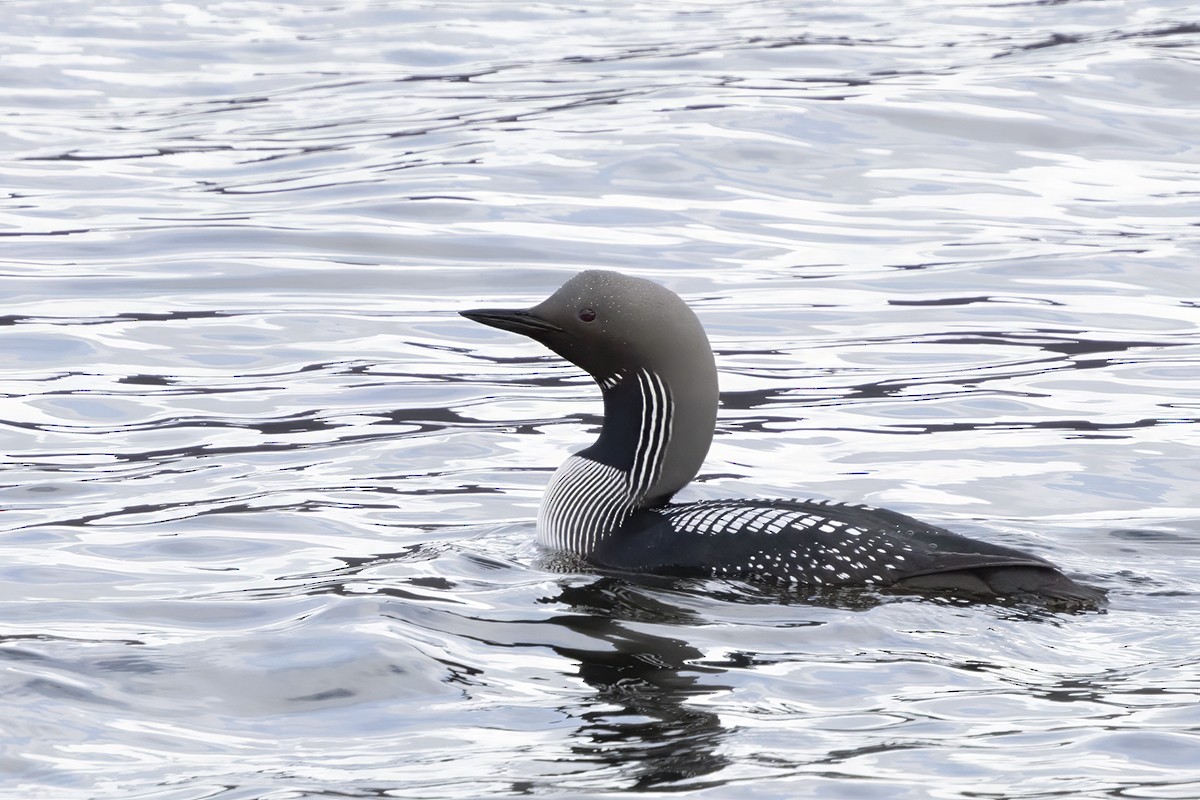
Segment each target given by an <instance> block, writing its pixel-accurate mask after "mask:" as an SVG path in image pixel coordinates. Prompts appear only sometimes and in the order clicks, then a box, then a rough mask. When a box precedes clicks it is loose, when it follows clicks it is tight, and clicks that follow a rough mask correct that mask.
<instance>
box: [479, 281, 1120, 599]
mask: <svg viewBox="0 0 1200 800" xmlns="http://www.w3.org/2000/svg"><path fill="white" fill-rule="evenodd" d="M459 313H460V314H461V315H462V316H464V317H466V318H467V319H470V320H473V321H475V322H480V323H482V324H484V325H489V326H491V327H493V328H500V329H501V330H505V331H511V332H514V333H520V334H524V335H525V336H528V337H530V338H531V339H534V340H536V341H538V342H540V343H541V344H543V345H545V346H546V347H548V348H549V349H550V350H552V351H554V352H555V353H557V354H558V355H560V356H562V357H563V358H565V359H567V360H568V361H570V362H572V363H573V364H575V365H576V366H578V367H581V368H582V369H584V370H586V371H587V372H588V373H589V374H590V375H591V376H592V378H593V379H594V380H595V381H596V383H597V384H599V387H600V390H601V392H602V394H603V397H604V422H603V425H602V427H601V430H600V436H599V438H598V439H597V440H596V441H595V442H594V443H593V444H592V445H591V446H590V447H587V448H585V449H583V450H580V451H579V452H577V453H575V454H574V455H572V456H570V457H568V458H567V460H566V461H565V462H564V463H563V464H562V466H560V467H559V468H558V470H557V471H556V472H555V473H554V475H553V477H552V478H551V480H550V483H549V485H548V486H547V488H546V491H545V494H544V495H543V497H542V502H541V506H540V508H539V511H538V518H537V536H538V541H539V543H540V544H541V545H543V546H544V547H547V548H550V549H553V550H562V551H568V552H570V553H573V554H575V555H576V556H579V557H581V558H583V559H584V560H585V561H587V562H589V563H591V564H592V565H594V566H597V567H600V568H602V569H610V570H618V571H626V572H649V573H657V574H664V575H674V576H681V577H710V578H724V579H734V580H743V581H749V582H756V583H757V582H765V583H771V584H782V585H785V586H790V587H795V588H799V589H806V590H810V591H823V590H827V589H835V588H841V587H874V588H878V589H884V588H889V587H890V588H894V589H898V590H901V591H915V592H927V591H933V592H950V593H955V594H963V595H967V596H970V597H980V598H994V597H1011V598H1029V599H1035V600H1042V601H1065V602H1069V603H1073V604H1086V605H1090V604H1094V603H1096V602H1098V601H1099V600H1101V599H1102V598H1103V597H1104V592H1103V590H1100V589H1096V588H1094V587H1091V586H1086V585H1083V584H1080V583H1077V582H1075V581H1074V580H1072V579H1071V578H1068V577H1067V576H1066V575H1064V574H1063V573H1062V572H1061V571H1060V570H1059V569H1058V568H1057V567H1056V566H1054V565H1053V564H1051V563H1050V562H1048V561H1046V560H1044V559H1042V558H1040V557H1038V556H1035V555H1031V554H1029V553H1025V552H1022V551H1020V550H1016V549H1013V548H1009V547H1003V546H1000V545H995V544H990V543H987V542H982V541H977V540H974V539H970V538H967V537H965V536H962V535H959V534H956V533H953V532H951V531H949V530H946V529H945V528H940V527H937V526H935V525H929V524H926V523H923V522H920V521H918V520H916V519H913V518H911V517H908V516H905V515H903V514H899V513H896V512H894V511H887V510H885V509H881V508H873V507H870V506H867V505H855V504H846V503H836V502H831V501H824V500H776V499H729V500H702V501H699V502H692V503H673V502H671V498H672V497H673V496H674V495H675V494H676V493H677V492H678V491H679V490H680V489H682V488H683V487H684V486H685V485H687V484H688V483H689V482H690V481H691V480H692V479H693V478H695V477H696V474H697V473H698V472H699V471H700V467H701V465H702V463H703V461H704V459H705V457H706V456H707V454H708V449H709V445H710V444H711V443H712V438H713V432H714V428H715V426H716V419H717V404H718V390H717V368H716V362H715V361H714V359H713V353H712V348H711V346H710V345H709V342H708V337H707V336H706V335H705V332H704V328H703V327H702V326H701V324H700V320H699V319H698V318H697V317H696V315H695V313H693V312H692V310H691V309H690V308H689V307H688V306H687V305H686V304H685V303H684V301H683V300H682V299H681V298H680V297H679V296H678V295H676V294H675V293H673V292H671V291H670V290H669V289H667V288H665V287H663V286H660V285H659V284H657V283H654V282H652V281H649V280H645V279H642V278H635V277H631V276H628V275H623V274H621V273H618V272H611V271H607V270H588V271H585V272H581V273H579V274H578V275H576V276H575V277H573V278H571V279H570V280H568V281H567V282H566V283H565V284H563V286H562V287H561V288H559V289H558V291H556V292H555V293H554V294H552V295H551V296H550V297H549V298H547V299H546V300H545V301H543V302H541V303H539V304H538V305H535V306H533V307H532V308H527V309H497V308H481V309H474V310H470V311H460V312H459Z"/></svg>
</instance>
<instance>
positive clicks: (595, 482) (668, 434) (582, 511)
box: [538, 370, 716, 555]
mask: <svg viewBox="0 0 1200 800" xmlns="http://www.w3.org/2000/svg"><path fill="white" fill-rule="evenodd" d="M598 382H599V383H600V386H601V389H602V390H603V393H604V425H603V427H602V428H601V431H600V436H599V438H598V439H597V440H596V441H595V443H594V444H592V446H591V447H588V448H586V449H584V450H582V451H580V452H578V453H576V454H575V455H573V456H571V457H570V458H569V459H567V461H566V462H565V463H564V464H563V465H562V466H561V467H559V469H558V471H557V472H556V473H555V474H554V477H553V478H552V479H551V481H550V485H549V486H548V487H547V488H546V493H545V495H544V496H543V498H542V507H541V510H540V511H539V514H538V533H539V538H540V539H541V540H542V542H543V544H546V545H548V546H551V547H556V548H560V549H566V550H571V551H574V552H576V553H579V554H581V555H587V554H588V553H589V552H590V551H591V550H592V549H593V548H594V547H595V545H596V544H597V543H598V542H599V541H600V540H602V539H603V538H605V537H607V536H609V535H611V534H612V533H614V532H615V531H617V530H619V529H620V528H621V526H622V525H623V524H624V522H625V521H626V520H627V519H628V518H629V516H631V515H632V514H633V513H634V512H635V511H637V510H638V509H643V508H654V507H656V506H659V505H662V504H664V503H666V502H667V501H668V500H670V499H671V497H672V496H673V495H674V494H675V493H676V492H677V491H679V490H680V489H682V488H683V487H684V486H685V485H686V484H687V483H688V482H689V481H691V479H692V478H694V477H695V476H696V473H697V472H698V471H699V469H700V465H701V463H702V462H703V461H704V456H705V455H706V454H707V452H708V445H709V443H710V442H711V441H712V431H713V425H714V423H715V419H716V391H715V381H714V383H713V391H712V392H711V393H710V392H701V393H700V394H699V395H681V394H679V393H678V392H676V391H674V390H673V388H672V385H671V383H670V381H668V380H667V379H666V378H664V377H663V376H661V375H659V374H656V373H653V372H649V371H646V370H630V371H628V372H626V373H623V374H621V375H618V376H616V377H614V378H609V379H603V380H600V381H598Z"/></svg>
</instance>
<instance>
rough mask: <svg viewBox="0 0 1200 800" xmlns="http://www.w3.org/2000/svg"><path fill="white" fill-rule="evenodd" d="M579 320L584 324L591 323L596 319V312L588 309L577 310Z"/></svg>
mask: <svg viewBox="0 0 1200 800" xmlns="http://www.w3.org/2000/svg"><path fill="white" fill-rule="evenodd" d="M579 318H580V319H581V320H583V321H584V322H592V321H594V320H595V319H596V312H595V311H592V310H591V309H590V308H581V309H579Z"/></svg>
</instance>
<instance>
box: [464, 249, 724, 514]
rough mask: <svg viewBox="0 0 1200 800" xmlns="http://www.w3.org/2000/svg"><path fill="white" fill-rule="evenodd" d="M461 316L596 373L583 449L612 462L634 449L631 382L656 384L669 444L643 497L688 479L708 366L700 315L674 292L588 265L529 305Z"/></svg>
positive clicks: (698, 442) (703, 432)
mask: <svg viewBox="0 0 1200 800" xmlns="http://www.w3.org/2000/svg"><path fill="white" fill-rule="evenodd" d="M460 313H461V314H462V315H463V316H464V317H466V318H467V319H471V320H475V321H476V322H481V323H483V324H484V325H491V326H492V327H494V328H501V329H503V330H507V331H513V332H515V333H521V334H524V335H526V336H528V337H530V338H532V339H536V340H537V341H539V342H541V343H542V344H544V345H545V346H546V347H548V348H550V349H551V350H553V351H554V352H555V353H558V354H559V355H560V356H562V357H563V358H565V359H567V360H568V361H570V362H572V363H573V364H575V365H577V366H579V367H582V368H583V369H584V370H586V371H587V372H588V373H589V374H590V375H591V376H592V377H593V378H595V380H596V382H597V383H598V384H600V387H601V389H602V390H603V391H604V400H605V408H604V412H605V421H604V431H603V432H602V433H601V436H600V440H599V441H598V442H597V443H596V445H594V446H593V447H592V448H589V449H588V450H586V451H584V452H585V453H587V454H588V455H589V456H591V457H593V458H597V460H601V461H604V462H606V463H611V464H613V465H614V466H625V465H624V463H623V462H624V461H625V460H626V456H629V457H632V450H633V448H634V447H635V446H636V441H637V431H636V426H637V424H638V420H639V419H640V413H641V412H640V403H641V400H640V399H639V397H638V395H637V392H636V383H637V381H636V380H634V378H635V377H636V376H637V375H638V374H639V373H647V374H650V375H653V376H655V377H656V378H657V379H659V380H661V382H662V383H663V384H664V385H665V386H666V388H667V392H668V395H669V397H670V402H671V403H672V405H673V408H672V409H671V412H672V413H671V425H670V428H671V431H670V441H669V444H668V446H667V448H666V451H665V458H664V461H663V464H662V472H661V474H660V476H659V480H658V481H657V483H656V485H655V486H654V487H653V490H652V491H651V493H650V495H649V496H648V499H650V500H656V501H658V500H662V499H665V498H669V497H670V496H671V495H672V494H674V493H675V492H676V491H678V490H679V489H681V488H682V487H683V486H684V485H685V484H687V482H688V481H690V480H691V479H692V478H694V477H695V476H696V473H697V472H698V471H699V469H700V465H701V464H702V463H703V461H704V457H705V456H706V455H707V454H708V447H709V445H710V444H711V442H712V433H713V427H714V425H715V424H716V414H717V369H716V365H715V363H714V362H713V355H712V348H711V347H710V346H709V343H708V337H707V336H705V334H704V328H703V327H702V326H701V324H700V320H698V319H697V318H696V315H695V314H694V313H692V310H691V309H690V308H688V307H687V304H685V303H684V302H683V300H681V299H680V298H679V296H678V295H676V294H675V293H674V292H672V291H670V290H669V289H666V288H665V287H663V286H660V285H658V284H657V283H654V282H652V281H648V280H644V279H642V278H633V277H630V276H628V275H622V274H620V273H619V272H609V271H606V270H588V271H587V272H581V273H579V274H578V275H576V276H575V277H573V278H571V279H570V280H569V281H567V282H566V283H565V284H563V285H562V287H561V288H559V290H558V291H556V292H555V293H554V294H552V295H550V297H548V298H547V299H546V300H544V301H542V302H541V303H539V304H538V305H536V306H533V307H532V308H527V309H491V308H488V309H476V310H472V311H463V312H460ZM626 451H628V452H626Z"/></svg>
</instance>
